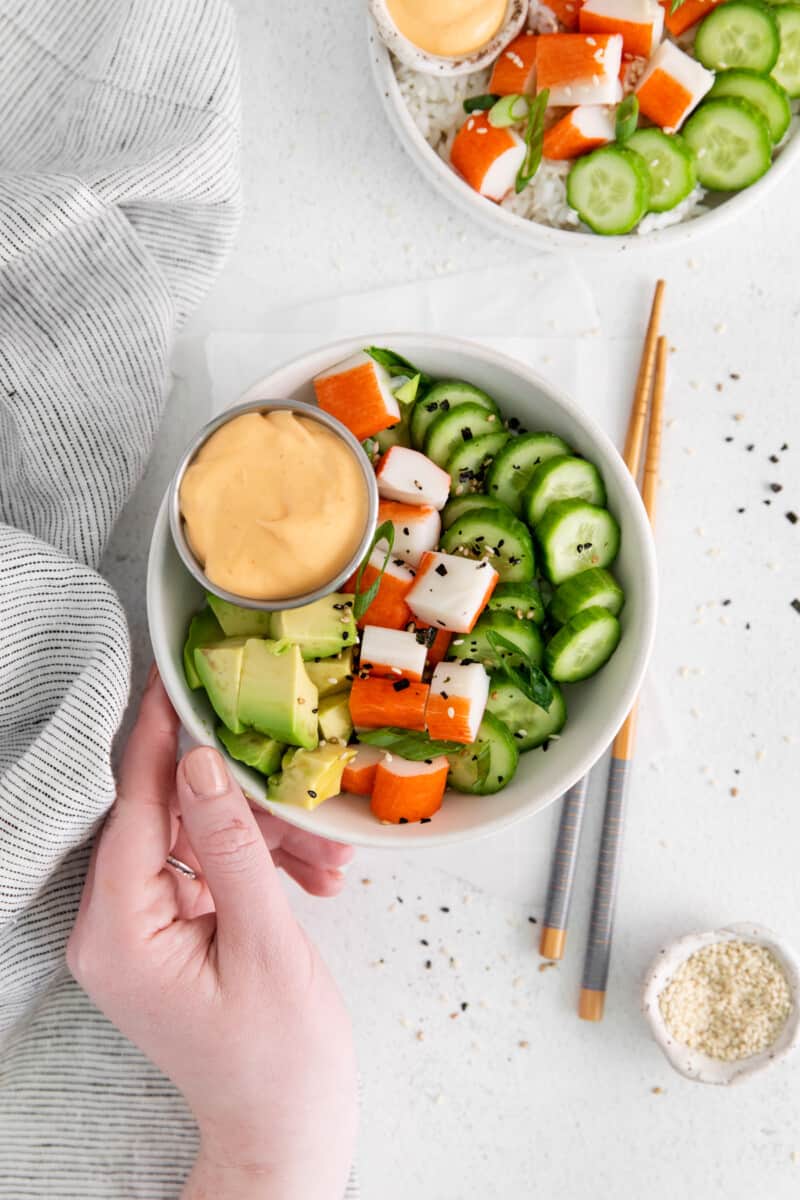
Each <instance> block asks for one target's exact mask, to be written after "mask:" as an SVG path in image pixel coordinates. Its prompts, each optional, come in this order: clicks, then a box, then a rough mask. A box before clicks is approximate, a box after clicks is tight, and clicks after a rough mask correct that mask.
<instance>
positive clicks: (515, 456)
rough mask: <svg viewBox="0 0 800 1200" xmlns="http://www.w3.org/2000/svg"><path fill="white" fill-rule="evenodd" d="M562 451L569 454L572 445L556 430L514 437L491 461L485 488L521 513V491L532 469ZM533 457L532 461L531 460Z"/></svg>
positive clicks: (525, 485) (515, 512) (513, 510)
mask: <svg viewBox="0 0 800 1200" xmlns="http://www.w3.org/2000/svg"><path fill="white" fill-rule="evenodd" d="M562 454H569V446H568V445H567V443H566V442H565V441H564V440H563V439H562V438H560V437H559V436H558V434H556V433H524V434H522V435H521V436H520V437H517V438H513V439H512V440H511V441H510V442H509V443H508V445H507V446H505V448H504V449H503V450H501V451H500V453H499V454H498V455H497V457H496V458H495V460H494V462H493V463H492V465H491V468H490V469H489V471H488V473H487V476H486V491H487V492H488V494H489V495H490V496H493V497H495V498H496V499H498V500H501V501H502V502H503V503H504V504H506V505H508V507H509V508H510V509H511V511H512V512H513V513H514V515H515V516H519V515H520V513H521V512H522V494H523V492H524V491H525V488H526V487H527V485H528V482H529V481H530V477H531V475H532V474H533V472H534V471H535V470H536V468H537V467H538V466H539V465H540V464H541V463H543V462H546V461H547V459H548V458H553V457H555V456H556V455H562ZM531 457H532V458H533V462H530V461H529V458H531Z"/></svg>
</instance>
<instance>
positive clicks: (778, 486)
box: [769, 483, 783, 496]
mask: <svg viewBox="0 0 800 1200" xmlns="http://www.w3.org/2000/svg"><path fill="white" fill-rule="evenodd" d="M769 490H770V491H771V492H774V493H775V495H776V496H777V494H778V492H782V491H783V484H782V483H771V484H770V485H769Z"/></svg>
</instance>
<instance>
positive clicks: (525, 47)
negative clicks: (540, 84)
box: [487, 33, 538, 96]
mask: <svg viewBox="0 0 800 1200" xmlns="http://www.w3.org/2000/svg"><path fill="white" fill-rule="evenodd" d="M537 41H538V38H537V37H536V34H535V33H523V34H522V35H521V37H517V38H514V40H513V42H509V43H508V45H507V46H506V48H505V50H503V52H502V53H501V55H500V57H499V58H498V59H496V60H495V64H494V68H493V70H492V77H491V79H490V80H489V87H488V88H487V91H489V92H491V94H492V95H493V96H513V95H515V94H516V93H519V94H520V95H525V94H530V93H532V92H533V91H535V89H536V43H537Z"/></svg>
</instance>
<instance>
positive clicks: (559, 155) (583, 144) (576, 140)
mask: <svg viewBox="0 0 800 1200" xmlns="http://www.w3.org/2000/svg"><path fill="white" fill-rule="evenodd" d="M614 136H615V129H614V118H613V117H612V116H611V113H610V112H609V110H608V109H607V108H602V107H601V106H600V105H587V104H581V105H579V106H578V107H577V108H573V109H572V111H571V112H568V113H567V115H566V116H565V117H562V118H561V120H560V121H556V123H555V125H551V126H550V128H549V129H548V130H547V131H546V133H545V135H544V143H543V146H542V153H543V155H544V157H545V158H553V159H568V158H579V157H580V155H581V154H587V153H588V152H589V151H590V150H596V149H597V147H598V146H605V145H607V144H608V143H609V142H613V141H614Z"/></svg>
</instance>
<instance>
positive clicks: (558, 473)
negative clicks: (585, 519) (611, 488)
mask: <svg viewBox="0 0 800 1200" xmlns="http://www.w3.org/2000/svg"><path fill="white" fill-rule="evenodd" d="M573 499H578V500H588V501H589V503H590V504H598V505H600V506H601V507H602V506H603V505H604V504H605V502H606V489H605V487H604V485H603V479H602V476H601V475H600V472H599V471H598V469H597V467H596V466H595V465H594V464H593V463H590V462H587V461H586V459H585V458H572V457H571V456H570V455H568V454H564V455H559V456H558V458H549V459H548V460H547V462H545V463H542V465H541V466H539V467H537V468H536V470H535V471H534V472H533V475H532V476H531V481H530V483H529V484H528V486H527V488H526V490H525V494H524V496H523V498H522V511H523V515H524V517H525V520H526V521H527V522H528V524H529V525H538V523H539V521H541V519H542V517H543V516H544V514H545V512H546V510H547V508H548V506H549V505H550V504H552V503H553V501H554V500H573Z"/></svg>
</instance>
